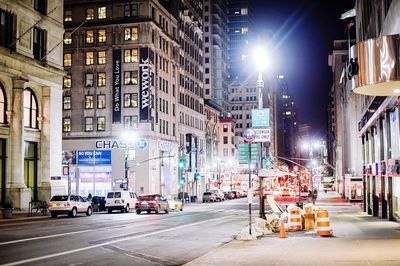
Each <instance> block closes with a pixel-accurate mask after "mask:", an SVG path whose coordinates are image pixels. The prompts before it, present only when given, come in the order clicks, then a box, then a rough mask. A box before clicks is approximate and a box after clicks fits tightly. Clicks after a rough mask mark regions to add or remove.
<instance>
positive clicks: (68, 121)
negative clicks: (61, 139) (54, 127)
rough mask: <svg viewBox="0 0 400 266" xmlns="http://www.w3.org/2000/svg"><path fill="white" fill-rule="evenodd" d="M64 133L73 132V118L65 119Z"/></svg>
mask: <svg viewBox="0 0 400 266" xmlns="http://www.w3.org/2000/svg"><path fill="white" fill-rule="evenodd" d="M63 131H64V132H71V118H69V117H64V118H63Z"/></svg>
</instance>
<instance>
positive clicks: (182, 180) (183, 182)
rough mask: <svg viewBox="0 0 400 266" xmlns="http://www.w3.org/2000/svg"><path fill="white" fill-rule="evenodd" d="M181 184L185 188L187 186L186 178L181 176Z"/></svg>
mask: <svg viewBox="0 0 400 266" xmlns="http://www.w3.org/2000/svg"><path fill="white" fill-rule="evenodd" d="M179 182H180V183H181V185H182V186H183V185H184V184H185V176H181V178H180V180H179Z"/></svg>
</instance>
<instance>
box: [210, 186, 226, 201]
mask: <svg viewBox="0 0 400 266" xmlns="http://www.w3.org/2000/svg"><path fill="white" fill-rule="evenodd" d="M211 192H212V193H214V194H215V195H216V197H217V200H219V201H223V200H225V195H224V192H223V191H222V190H220V189H214V190H211Z"/></svg>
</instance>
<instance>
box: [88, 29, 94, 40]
mask: <svg viewBox="0 0 400 266" xmlns="http://www.w3.org/2000/svg"><path fill="white" fill-rule="evenodd" d="M86 43H94V33H93V31H92V30H88V31H86Z"/></svg>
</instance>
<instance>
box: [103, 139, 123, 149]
mask: <svg viewBox="0 0 400 266" xmlns="http://www.w3.org/2000/svg"><path fill="white" fill-rule="evenodd" d="M125 148H127V146H126V144H125V143H123V142H121V141H118V140H116V139H102V140H96V149H125Z"/></svg>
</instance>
